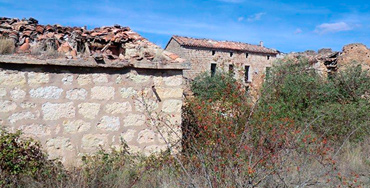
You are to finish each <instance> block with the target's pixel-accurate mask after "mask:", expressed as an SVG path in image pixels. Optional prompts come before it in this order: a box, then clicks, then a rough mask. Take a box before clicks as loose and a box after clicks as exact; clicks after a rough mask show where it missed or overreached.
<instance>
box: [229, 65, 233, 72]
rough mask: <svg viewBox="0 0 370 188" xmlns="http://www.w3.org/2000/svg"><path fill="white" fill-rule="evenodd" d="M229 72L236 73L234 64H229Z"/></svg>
mask: <svg viewBox="0 0 370 188" xmlns="http://www.w3.org/2000/svg"><path fill="white" fill-rule="evenodd" d="M229 74H234V65H233V64H230V65H229Z"/></svg>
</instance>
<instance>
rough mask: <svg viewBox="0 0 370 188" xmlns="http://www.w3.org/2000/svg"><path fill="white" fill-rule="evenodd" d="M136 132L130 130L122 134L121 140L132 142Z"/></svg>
mask: <svg viewBox="0 0 370 188" xmlns="http://www.w3.org/2000/svg"><path fill="white" fill-rule="evenodd" d="M135 134H136V130H134V129H129V130H127V131H125V132H123V133H122V134H121V138H122V139H123V140H124V141H126V142H131V141H132V140H133V139H134V138H135Z"/></svg>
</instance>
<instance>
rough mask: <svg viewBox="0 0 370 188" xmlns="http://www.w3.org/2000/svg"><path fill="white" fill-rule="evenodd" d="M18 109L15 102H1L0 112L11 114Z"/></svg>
mask: <svg viewBox="0 0 370 188" xmlns="http://www.w3.org/2000/svg"><path fill="white" fill-rule="evenodd" d="M16 108H17V104H16V103H15V102H13V101H8V100H5V101H3V100H0V112H10V111H13V110H15V109H16Z"/></svg>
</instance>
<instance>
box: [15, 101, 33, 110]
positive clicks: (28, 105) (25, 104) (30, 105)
mask: <svg viewBox="0 0 370 188" xmlns="http://www.w3.org/2000/svg"><path fill="white" fill-rule="evenodd" d="M19 106H20V107H21V108H23V109H29V108H36V106H37V105H36V103H33V102H22V103H21V104H20V105H19Z"/></svg>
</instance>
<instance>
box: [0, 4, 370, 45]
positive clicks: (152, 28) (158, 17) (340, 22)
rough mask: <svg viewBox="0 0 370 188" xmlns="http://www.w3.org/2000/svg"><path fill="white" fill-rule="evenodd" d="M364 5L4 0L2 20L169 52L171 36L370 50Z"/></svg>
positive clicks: (367, 12)
mask: <svg viewBox="0 0 370 188" xmlns="http://www.w3.org/2000/svg"><path fill="white" fill-rule="evenodd" d="M369 5H370V2H369V1H364V0H352V1H348V0H339V1H333V0H331V1H329V0H311V1H307V2H301V1H293V0H283V1H273V0H207V1H200V0H178V1H175V0H157V1H151V0H130V1H129V0H122V1H118V0H116V1H113V0H99V1H95V0H59V1H53V0H34V1H31V0H27V1H26V0H0V16H6V17H17V18H24V17H26V18H28V17H34V18H36V19H38V20H39V22H40V23H41V24H56V23H58V24H62V25H68V26H85V25H86V26H88V27H89V28H94V27H100V26H106V25H113V24H120V25H122V26H129V27H131V28H132V29H133V30H135V31H137V32H139V33H140V34H142V35H143V36H144V37H146V38H148V39H149V40H150V41H152V42H154V43H156V44H158V45H160V46H162V47H164V46H165V45H166V43H167V41H168V40H169V39H170V37H171V35H183V36H191V37H200V38H211V39H216V40H231V41H242V42H247V43H251V44H258V43H259V41H264V44H265V46H267V47H270V48H275V49H278V50H280V51H283V52H290V51H304V50H308V49H310V50H318V49H320V48H324V47H325V48H327V47H329V48H333V49H334V50H341V48H342V46H343V45H345V44H349V43H355V42H361V43H364V44H366V45H368V46H370V37H368V36H369V35H370V7H369Z"/></svg>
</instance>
